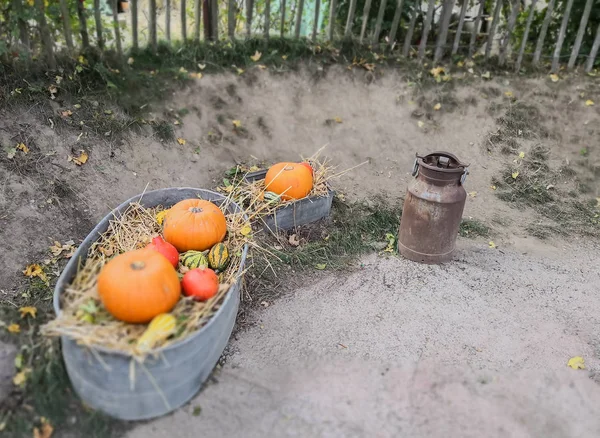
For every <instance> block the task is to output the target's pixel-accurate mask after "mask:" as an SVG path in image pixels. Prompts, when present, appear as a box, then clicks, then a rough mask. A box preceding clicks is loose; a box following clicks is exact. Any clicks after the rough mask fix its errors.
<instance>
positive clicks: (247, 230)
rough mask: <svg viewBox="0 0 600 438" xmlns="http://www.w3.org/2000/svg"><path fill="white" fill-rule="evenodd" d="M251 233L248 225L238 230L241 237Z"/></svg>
mask: <svg viewBox="0 0 600 438" xmlns="http://www.w3.org/2000/svg"><path fill="white" fill-rule="evenodd" d="M251 232H252V227H251V226H250V224H246V225H244V226H243V227H242V229H241V230H240V234H241V235H242V236H247V235H248V234H250V233H251Z"/></svg>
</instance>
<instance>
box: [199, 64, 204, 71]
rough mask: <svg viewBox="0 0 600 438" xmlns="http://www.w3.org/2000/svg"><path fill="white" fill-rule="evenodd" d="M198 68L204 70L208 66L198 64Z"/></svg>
mask: <svg viewBox="0 0 600 438" xmlns="http://www.w3.org/2000/svg"><path fill="white" fill-rule="evenodd" d="M198 68H199V69H200V70H204V69H205V68H206V64H198Z"/></svg>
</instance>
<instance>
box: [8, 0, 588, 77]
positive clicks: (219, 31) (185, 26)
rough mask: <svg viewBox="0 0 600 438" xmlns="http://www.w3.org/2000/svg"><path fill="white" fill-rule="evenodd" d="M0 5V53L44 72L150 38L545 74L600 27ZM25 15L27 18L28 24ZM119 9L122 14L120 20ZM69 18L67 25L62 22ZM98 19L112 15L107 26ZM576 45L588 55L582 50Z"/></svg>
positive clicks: (429, 6)
mask: <svg viewBox="0 0 600 438" xmlns="http://www.w3.org/2000/svg"><path fill="white" fill-rule="evenodd" d="M3 1H4V2H7V4H8V6H7V7H5V13H4V17H3V18H2V21H0V53H2V49H3V48H4V52H5V53H10V50H11V47H15V46H18V47H21V48H22V49H23V48H24V50H25V51H28V52H29V53H35V52H36V50H37V51H40V50H41V51H42V53H43V55H44V56H45V58H46V60H47V62H48V64H49V66H50V68H55V67H56V61H55V52H56V51H57V50H67V51H69V52H70V53H71V54H74V53H75V52H77V51H78V50H81V49H84V50H85V49H89V48H90V47H91V46H92V45H93V46H95V47H97V48H99V49H101V50H104V49H106V48H107V44H108V43H109V42H110V47H112V48H113V49H114V50H116V52H118V54H119V55H120V56H125V55H124V53H125V51H126V50H127V49H128V48H130V47H131V48H134V49H138V48H140V47H141V46H145V45H148V46H149V47H150V48H152V49H153V50H156V49H157V47H158V43H159V39H164V40H167V41H171V40H172V39H173V40H174V39H179V40H183V41H189V40H192V41H197V42H198V41H200V40H213V41H214V40H219V39H236V38H248V37H261V38H264V39H265V40H268V39H269V38H274V37H290V38H309V39H311V40H314V41H339V40H342V39H354V40H356V41H358V42H360V43H362V44H369V45H372V46H374V49H375V50H387V51H391V52H394V53H395V54H398V55H401V56H405V57H408V56H411V57H416V58H417V59H418V60H424V59H426V58H432V60H433V61H434V62H440V61H442V60H443V59H444V58H445V57H448V56H450V55H456V54H460V55H464V56H466V57H469V58H470V57H473V56H479V55H480V56H482V57H483V58H484V59H485V60H486V61H488V60H489V59H490V58H492V57H494V58H497V62H498V64H499V65H507V64H510V65H511V66H514V68H515V69H516V70H519V69H520V68H521V66H522V64H523V62H524V61H531V62H532V63H533V64H534V65H537V64H540V63H541V62H542V59H544V58H546V59H548V60H550V61H551V71H552V72H557V71H558V70H559V68H560V65H561V62H563V61H567V65H566V66H567V68H568V69H573V68H575V67H576V66H578V65H581V66H582V67H583V68H584V70H585V71H586V72H590V71H592V69H593V67H594V64H595V61H596V56H597V54H598V50H599V48H600V23H599V22H598V21H600V20H596V21H595V22H593V21H592V20H590V16H591V15H593V16H594V17H597V16H600V13H599V11H598V10H600V0H548V1H547V3H546V2H545V1H544V0H528V1H524V0H459V1H458V2H457V1H456V0H424V1H422V2H415V1H414V0H396V3H395V7H394V4H393V3H391V2H393V0H361V3H360V4H361V5H362V11H360V10H358V9H359V8H358V4H359V2H358V0H221V1H220V2H219V1H218V0H187V2H188V3H186V0H129V2H128V3H127V2H125V3H123V2H121V0H3ZM107 2H108V4H107ZM159 2H160V3H159ZM542 2H543V3H544V4H543V5H542ZM574 3H575V4H576V5H580V6H582V12H580V13H579V16H578V17H577V18H578V20H579V24H578V25H577V23H575V24H574V23H572V22H571V21H572V20H571V11H572V8H573V4H574ZM489 5H492V7H491V8H490V6H489ZM558 6H560V10H558V9H557V8H558ZM50 7H54V8H58V11H59V12H58V16H60V20H59V24H58V25H56V24H54V28H52V26H51V24H50V23H49V13H48V11H47V9H48V8H50ZM25 8H30V9H31V10H32V11H33V13H32V14H30V16H29V17H26V16H25V15H24V14H23V10H24V9H25ZM123 9H128V10H127V11H126V12H124V13H123V12H121V13H120V12H119V10H123ZM487 9H489V11H488V10H487ZM390 10H393V14H391V13H390ZM6 11H8V12H6ZM71 11H76V18H74V19H71V17H72V16H73V17H74V16H75V15H73V14H72V12H71ZM107 11H108V12H107ZM342 11H345V12H342ZM0 12H1V9H0ZM174 12H175V13H177V12H179V14H178V16H177V15H176V16H173V13H174ZM307 12H308V13H307ZM592 13H593V14H592ZM111 15H112V17H110V16H111ZM107 16H108V17H109V19H110V18H112V19H111V20H110V21H109V25H108V26H107ZM542 16H543V20H542V19H541V17H542ZM55 18H56V16H55ZM92 18H93V19H92ZM390 18H391V19H390ZM577 18H576V19H577ZM576 19H574V20H576ZM159 20H160V22H159ZM534 21H536V25H534ZM107 27H108V28H107ZM89 28H92V29H89ZM384 29H385V30H384ZM549 29H554V30H553V31H552V32H551V31H549ZM174 30H177V32H176V33H177V34H178V35H176V33H175V32H174ZM575 30H576V33H575ZM90 32H92V33H93V34H90ZM567 35H570V40H569V41H568V44H567V45H565V41H566V37H567ZM109 37H110V38H109ZM107 38H109V39H110V41H107ZM3 40H4V41H3ZM33 40H36V41H38V42H39V43H38V45H37V46H36V44H35V42H34V41H33ZM584 40H585V41H586V47H587V49H586V51H587V53H585V52H584V53H582V43H583V41H584Z"/></svg>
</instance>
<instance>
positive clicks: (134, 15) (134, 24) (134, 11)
mask: <svg viewBox="0 0 600 438" xmlns="http://www.w3.org/2000/svg"><path fill="white" fill-rule="evenodd" d="M130 1H131V39H132V40H133V49H134V50H137V49H138V48H139V43H138V2H137V0H130Z"/></svg>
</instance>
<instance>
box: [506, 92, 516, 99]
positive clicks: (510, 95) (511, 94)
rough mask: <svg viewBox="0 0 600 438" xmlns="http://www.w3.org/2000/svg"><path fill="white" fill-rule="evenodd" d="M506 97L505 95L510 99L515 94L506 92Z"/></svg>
mask: <svg viewBox="0 0 600 438" xmlns="http://www.w3.org/2000/svg"><path fill="white" fill-rule="evenodd" d="M504 95H505V96H506V97H509V98H510V97H513V96H514V94H513V92H512V91H505V92H504Z"/></svg>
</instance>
